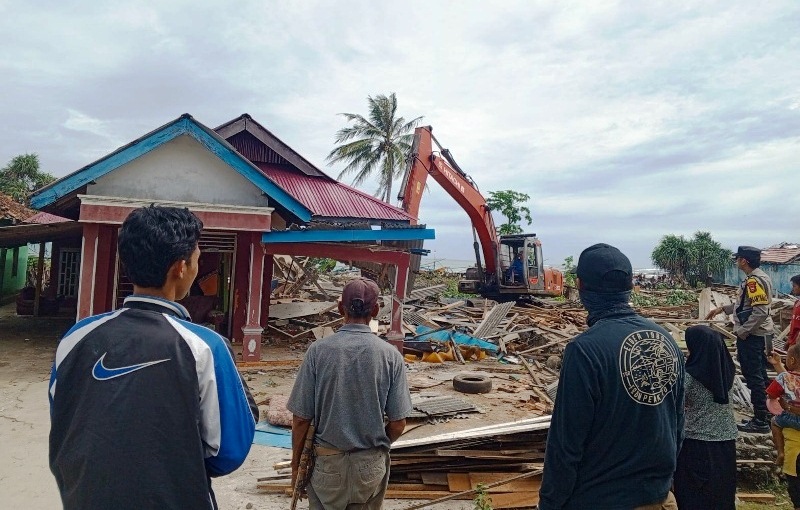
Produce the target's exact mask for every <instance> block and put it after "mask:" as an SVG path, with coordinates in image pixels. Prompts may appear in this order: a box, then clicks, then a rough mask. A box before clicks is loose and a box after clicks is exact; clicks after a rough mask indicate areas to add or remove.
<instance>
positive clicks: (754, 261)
mask: <svg viewBox="0 0 800 510" xmlns="http://www.w3.org/2000/svg"><path fill="white" fill-rule="evenodd" d="M742 258H743V259H745V260H746V261H747V265H748V266H750V268H751V269H756V268H757V267H758V266H760V265H761V257H758V258H755V257H742Z"/></svg>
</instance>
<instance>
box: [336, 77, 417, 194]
mask: <svg viewBox="0 0 800 510" xmlns="http://www.w3.org/2000/svg"><path fill="white" fill-rule="evenodd" d="M367 103H368V104H369V119H367V118H365V117H363V116H361V115H358V114H356V113H342V114H340V115H343V116H344V117H345V118H346V119H347V121H348V122H350V123H352V125H351V126H348V127H345V128H342V129H340V130H339V131H337V133H336V143H339V144H341V145H339V146H338V147H336V148H335V149H333V150H332V151H331V153H330V154H328V157H327V161H328V164H329V165H332V164H333V163H338V162H340V161H342V162H346V163H347V166H345V167H344V169H343V170H342V171H341V172H340V173H339V176H338V178H339V179H341V178H342V177H343V176H345V175H347V174H352V173H355V177H354V178H353V186H358V185H360V184H362V183H363V182H364V181H365V180H366V179H367V178H369V177H370V175H372V173H373V172H375V171H376V170H377V171H378V172H379V174H380V175H379V181H378V189H377V190H376V191H375V195H376V196H377V197H378V198H380V199H381V200H383V201H385V202H389V201H390V200H391V197H392V183H393V182H394V180H395V179H397V178H398V177H400V176H401V174H402V172H403V170H404V168H405V158H406V153H407V152H408V151H409V150H410V148H411V141H412V139H413V136H414V135H413V133H412V131H413V129H414V128H415V127H416V126H417V124H419V121H420V120H421V119H422V117H417V118H416V119H413V120H411V121H410V122H406V120H405V119H404V118H403V117H396V115H397V97H396V96H395V95H394V93H392V94H390V95H389V96H388V97H387V96H385V95H383V94H379V95H377V96H375V97H374V98H373V97H371V96H368V97H367Z"/></svg>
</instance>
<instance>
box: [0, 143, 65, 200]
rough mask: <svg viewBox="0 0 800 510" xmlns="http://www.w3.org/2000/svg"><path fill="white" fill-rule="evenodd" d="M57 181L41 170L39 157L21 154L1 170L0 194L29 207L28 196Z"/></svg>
mask: <svg viewBox="0 0 800 510" xmlns="http://www.w3.org/2000/svg"><path fill="white" fill-rule="evenodd" d="M55 180H56V178H55V177H53V176H52V175H50V174H48V173H47V172H41V171H40V170H39V156H38V155H36V154H21V155H19V156H16V157H14V158H13V159H12V160H11V161H10V162H9V163H8V164H7V165H6V166H5V167H3V169H2V170H0V193H5V194H6V195H9V196H10V197H12V198H13V199H14V200H16V201H17V202H19V203H20V204H26V205H27V202H28V195H30V194H31V193H32V192H33V191H35V190H37V189H39V188H41V187H42V186H45V185H47V184H50V183H51V182H53V181H55Z"/></svg>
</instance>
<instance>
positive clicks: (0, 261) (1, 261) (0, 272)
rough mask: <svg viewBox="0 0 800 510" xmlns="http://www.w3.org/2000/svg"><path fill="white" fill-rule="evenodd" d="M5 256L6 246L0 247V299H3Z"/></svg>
mask: <svg viewBox="0 0 800 510" xmlns="http://www.w3.org/2000/svg"><path fill="white" fill-rule="evenodd" d="M6 257H8V248H2V249H0V300H2V299H3V285H5V279H6Z"/></svg>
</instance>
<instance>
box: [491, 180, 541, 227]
mask: <svg viewBox="0 0 800 510" xmlns="http://www.w3.org/2000/svg"><path fill="white" fill-rule="evenodd" d="M530 199H531V197H530V196H529V195H527V194H525V193H520V192H518V191H513V190H510V189H507V190H504V191H490V192H489V198H488V199H487V200H486V205H488V206H489V210H491V211H498V212H500V214H502V215H503V216H505V217H506V219H507V220H508V221H507V222H506V223H503V224H502V225H500V227H499V228H498V229H497V233H498V234H501V235H502V234H521V233H522V227H520V225H519V224H520V222H521V221H522V220H525V221H526V222H527V224H528V225H530V224H531V222H532V221H533V220H531V210H530V209H528V208H527V207H526V206H524V205H522V204H524V203H525V202H527V201H528V200H530Z"/></svg>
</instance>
